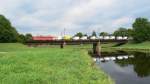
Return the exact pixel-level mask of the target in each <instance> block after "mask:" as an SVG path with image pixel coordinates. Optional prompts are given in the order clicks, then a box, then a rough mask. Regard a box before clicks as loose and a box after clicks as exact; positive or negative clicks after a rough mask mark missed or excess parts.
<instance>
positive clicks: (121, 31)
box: [113, 27, 128, 36]
mask: <svg viewBox="0 0 150 84" xmlns="http://www.w3.org/2000/svg"><path fill="white" fill-rule="evenodd" d="M113 35H114V36H128V29H126V28H122V27H121V28H119V29H118V30H116V31H115V32H114V33H113Z"/></svg>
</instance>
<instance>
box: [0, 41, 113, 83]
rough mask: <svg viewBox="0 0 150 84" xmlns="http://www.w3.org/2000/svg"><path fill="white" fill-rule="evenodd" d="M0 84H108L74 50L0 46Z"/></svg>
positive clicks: (87, 59)
mask: <svg viewBox="0 0 150 84" xmlns="http://www.w3.org/2000/svg"><path fill="white" fill-rule="evenodd" d="M0 52H1V53H0V83H1V84H112V83H113V82H112V81H111V80H110V78H109V77H108V76H107V75H106V74H105V73H103V71H102V70H100V69H98V68H97V67H95V65H92V62H93V61H92V60H91V58H90V56H89V55H88V54H87V51H86V50H84V49H81V48H78V47H75V46H74V47H71V46H67V47H66V48H65V49H60V48H58V47H50V46H49V47H40V48H28V47H26V46H24V45H22V44H0Z"/></svg>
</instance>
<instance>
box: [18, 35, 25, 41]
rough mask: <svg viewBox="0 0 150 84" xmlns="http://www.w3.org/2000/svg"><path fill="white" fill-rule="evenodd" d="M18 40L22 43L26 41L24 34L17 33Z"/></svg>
mask: <svg viewBox="0 0 150 84" xmlns="http://www.w3.org/2000/svg"><path fill="white" fill-rule="evenodd" d="M18 41H19V42H21V43H24V42H25V41H26V37H25V35H23V34H20V35H19V40H18Z"/></svg>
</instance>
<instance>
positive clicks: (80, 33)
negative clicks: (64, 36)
mask: <svg viewBox="0 0 150 84" xmlns="http://www.w3.org/2000/svg"><path fill="white" fill-rule="evenodd" d="M75 36H78V37H80V38H81V37H82V36H83V34H82V32H78V33H77V34H75Z"/></svg>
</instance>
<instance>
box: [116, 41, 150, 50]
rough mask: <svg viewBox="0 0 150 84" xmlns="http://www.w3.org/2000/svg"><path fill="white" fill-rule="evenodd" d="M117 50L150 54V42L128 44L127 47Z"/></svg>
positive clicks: (120, 47) (123, 46)
mask: <svg viewBox="0 0 150 84" xmlns="http://www.w3.org/2000/svg"><path fill="white" fill-rule="evenodd" d="M115 49H117V50H126V51H141V52H150V42H149V41H147V42H143V43H127V44H125V45H122V46H119V47H115Z"/></svg>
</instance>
